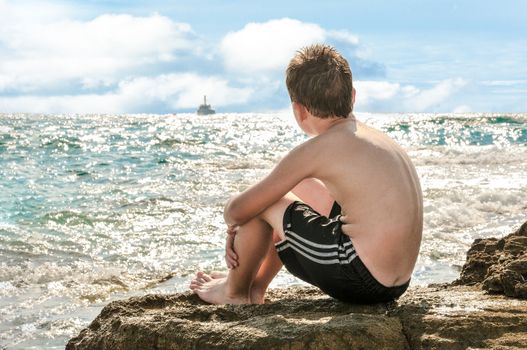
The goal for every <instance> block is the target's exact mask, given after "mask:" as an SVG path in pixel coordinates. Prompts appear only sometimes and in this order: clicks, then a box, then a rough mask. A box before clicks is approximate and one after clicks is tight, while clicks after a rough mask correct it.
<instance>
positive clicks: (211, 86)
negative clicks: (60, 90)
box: [0, 73, 254, 113]
mask: <svg viewBox="0 0 527 350" xmlns="http://www.w3.org/2000/svg"><path fill="white" fill-rule="evenodd" d="M253 93H254V91H253V89H251V88H243V87H240V88H239V87H233V86H231V85H230V84H229V82H228V81H227V80H225V79H223V78H220V77H203V76H199V75H196V74H191V73H182V74H164V75H160V76H156V77H138V78H133V79H130V80H124V81H122V82H120V83H119V86H118V88H117V89H116V90H115V91H111V92H107V93H104V94H79V95H64V96H31V95H24V96H15V97H0V106H1V109H2V111H3V112H29V113H41V112H43V111H45V112H46V113H135V112H137V111H144V110H149V109H151V108H153V106H155V107H156V108H157V109H158V110H159V109H162V110H163V111H164V112H176V111H179V110H181V109H195V108H196V107H197V106H198V105H199V103H201V101H202V98H203V95H204V94H206V95H208V96H209V97H210V96H213V99H212V100H211V101H210V102H211V103H212V104H213V106H214V107H222V106H228V105H236V104H244V103H247V102H248V101H249V99H250V98H251V97H252V95H253Z"/></svg>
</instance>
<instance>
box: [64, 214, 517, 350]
mask: <svg viewBox="0 0 527 350" xmlns="http://www.w3.org/2000/svg"><path fill="white" fill-rule="evenodd" d="M526 252H527V223H525V224H524V225H523V226H522V227H521V228H520V229H519V230H518V231H517V232H515V233H513V234H511V235H509V236H507V237H505V238H503V239H501V240H495V239H488V240H476V241H475V242H474V244H473V246H472V248H471V249H470V250H469V253H468V256H467V263H466V264H465V266H464V267H463V270H462V274H461V277H460V279H459V280H457V281H456V282H454V283H453V284H443V285H430V286H428V287H412V288H410V289H409V290H408V291H407V293H405V294H404V295H403V296H402V297H401V298H400V299H399V300H398V301H397V302H393V303H388V304H377V305H351V304H345V303H341V302H339V301H336V300H334V299H332V298H329V297H327V296H325V295H323V294H321V293H320V292H319V291H318V290H317V289H315V288H287V289H275V290H270V291H269V293H268V298H267V299H266V304H264V305H208V304H205V303H203V302H202V301H200V300H199V299H198V298H197V297H196V296H195V295H192V294H190V293H183V294H177V295H146V296H143V297H138V298H130V299H128V300H123V301H116V302H112V303H110V304H109V305H108V306H106V307H105V308H104V309H103V310H102V312H101V313H100V315H99V316H98V317H97V318H96V319H95V320H94V321H93V322H92V323H91V324H90V325H89V327H88V328H86V329H84V330H82V331H81V333H80V334H79V335H78V336H77V337H75V338H73V339H71V340H70V342H69V343H68V345H67V346H66V349H67V350H70V349H115V350H119V349H123V350H124V349H126V350H133V349H467V348H470V349H527V300H524V299H522V298H525V293H524V291H525V283H526V282H525V280H526V277H527V255H526ZM471 271H472V272H471ZM476 275H477V276H476ZM489 292H490V293H489ZM498 293H503V294H505V295H503V294H498ZM507 295H513V296H515V298H511V297H508V296H507Z"/></svg>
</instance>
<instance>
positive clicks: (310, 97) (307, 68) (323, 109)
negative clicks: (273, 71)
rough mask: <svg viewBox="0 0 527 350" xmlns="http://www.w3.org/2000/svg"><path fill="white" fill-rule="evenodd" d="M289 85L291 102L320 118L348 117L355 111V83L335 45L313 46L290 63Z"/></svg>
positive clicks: (347, 65)
mask: <svg viewBox="0 0 527 350" xmlns="http://www.w3.org/2000/svg"><path fill="white" fill-rule="evenodd" d="M286 85H287V90H288V91H289V96H290V97H291V101H292V102H297V103H300V104H302V105H303V106H305V107H306V108H307V110H308V111H309V112H310V113H311V114H312V115H313V116H316V117H318V118H329V117H342V118H346V117H347V116H348V115H349V114H350V113H351V111H352V110H353V83H352V74H351V69H350V66H349V64H348V61H346V59H345V58H344V57H342V56H341V55H340V53H338V52H337V50H335V49H334V48H332V47H331V46H327V45H321V44H317V45H311V46H308V47H304V48H302V49H301V50H300V51H298V52H297V53H296V55H295V56H294V57H293V58H292V59H291V62H289V66H288V67H287V71H286Z"/></svg>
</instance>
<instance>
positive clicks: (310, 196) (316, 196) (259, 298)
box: [251, 179, 335, 304]
mask: <svg viewBox="0 0 527 350" xmlns="http://www.w3.org/2000/svg"><path fill="white" fill-rule="evenodd" d="M292 192H293V194H294V195H296V196H297V197H298V198H299V199H300V200H301V201H302V202H304V203H306V204H309V205H310V206H311V207H312V208H313V209H314V210H316V211H317V212H319V213H320V214H321V215H325V216H328V215H329V213H330V211H331V207H332V206H333V202H334V201H335V200H334V199H333V198H332V197H331V195H330V194H329V192H328V190H327V188H326V186H324V184H323V183H322V182H321V181H319V180H317V179H305V180H303V181H302V182H300V183H299V184H298V185H296V186H295V188H294V189H293V191H292ZM284 211H285V209H284ZM282 218H283V212H282ZM282 239H283V238H280V237H279V236H278V234H277V232H276V231H273V244H272V245H271V246H270V247H269V253H268V254H267V255H266V257H265V259H264V261H263V262H262V265H261V266H260V270H258V274H257V275H256V278H255V280H254V282H253V285H252V287H251V302H252V303H257V304H260V303H263V302H264V295H265V291H266V290H267V287H268V286H269V284H270V283H271V281H272V280H273V278H274V277H275V276H276V274H277V273H278V272H279V271H280V269H281V268H282V261H281V260H280V258H279V257H278V253H277V252H276V249H275V247H274V243H277V242H279V241H280V240H282Z"/></svg>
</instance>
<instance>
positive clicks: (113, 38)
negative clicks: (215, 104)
mask: <svg viewBox="0 0 527 350" xmlns="http://www.w3.org/2000/svg"><path fill="white" fill-rule="evenodd" d="M28 6H29V7H28ZM51 9H52V11H51V12H50V10H49V8H48V4H46V5H39V4H38V3H21V4H20V3H14V2H8V1H2V2H0V21H2V26H1V29H0V57H1V58H0V92H2V91H8V92H9V91H11V92H12V91H22V92H33V91H37V90H39V89H48V90H49V89H52V90H53V89H59V88H61V87H63V88H64V87H67V88H70V89H71V88H72V87H74V86H80V87H81V88H85V89H92V88H96V87H98V86H109V85H111V84H114V83H116V82H118V81H119V80H120V79H121V78H123V77H127V76H129V75H133V74H134V73H135V72H136V71H137V70H142V69H147V68H148V67H151V66H154V65H156V64H160V63H163V62H171V61H175V60H177V59H178V54H179V53H180V52H185V54H186V53H187V52H188V51H193V50H194V51H196V50H197V49H195V48H196V46H198V47H199V45H197V40H196V38H195V34H194V33H193V31H192V28H191V27H190V25H188V24H185V23H177V22H174V21H172V20H171V19H170V18H167V17H164V16H161V15H158V14H154V15H151V16H148V17H134V16H131V15H126V14H105V15H101V16H98V17H96V18H94V19H92V20H89V21H79V20H72V19H70V17H67V16H69V15H70V14H69V12H68V9H67V8H66V7H64V8H63V7H60V6H59V5H54V6H52V7H51ZM196 52H197V51H196Z"/></svg>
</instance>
